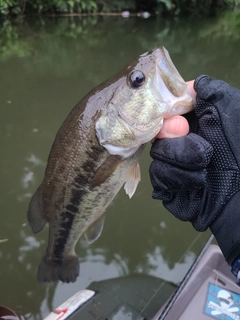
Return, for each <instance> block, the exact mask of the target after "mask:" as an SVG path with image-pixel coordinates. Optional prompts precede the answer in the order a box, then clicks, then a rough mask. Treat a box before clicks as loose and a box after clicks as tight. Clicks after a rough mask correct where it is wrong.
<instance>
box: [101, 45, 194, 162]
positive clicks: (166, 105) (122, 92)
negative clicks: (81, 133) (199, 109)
mask: <svg viewBox="0 0 240 320" xmlns="http://www.w3.org/2000/svg"><path fill="white" fill-rule="evenodd" d="M110 87H111V90H112V92H111V95H110V96H109V99H108V101H107V104H106V107H105V108H104V109H103V110H102V113H101V115H100V117H99V119H98V121H97V122H96V134H97V137H98V139H99V142H100V144H101V145H103V146H104V147H105V148H106V149H107V150H108V151H109V153H111V154H115V155H116V154H117V155H120V156H122V157H123V158H127V157H129V156H131V155H132V154H134V153H135V152H136V151H137V150H138V149H139V147H140V146H141V145H143V144H145V143H147V142H149V141H151V140H152V139H153V138H154V137H155V136H156V135H157V133H158V132H159V131H160V129H161V127H162V124H163V121H164V119H166V118H169V117H171V116H173V115H180V114H184V113H187V112H189V111H191V110H192V109H193V106H194V103H195V101H194V96H193V94H192V93H191V91H190V90H189V88H188V86H187V84H186V83H185V81H184V80H183V78H182V77H181V75H180V74H179V72H178V71H177V69H176V67H175V66H174V64H173V62H172V60H171V58H170V56H169V54H168V51H167V50H166V49H165V48H164V47H158V48H156V49H154V50H153V51H151V52H147V53H144V54H142V55H141V56H140V57H139V58H138V59H137V60H136V61H134V62H133V63H131V64H130V65H129V66H128V67H127V68H126V69H125V70H124V71H123V72H121V74H120V76H119V79H117V81H116V82H115V83H114V85H112V86H110Z"/></svg>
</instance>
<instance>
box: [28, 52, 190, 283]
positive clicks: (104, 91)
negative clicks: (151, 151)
mask: <svg viewBox="0 0 240 320" xmlns="http://www.w3.org/2000/svg"><path fill="white" fill-rule="evenodd" d="M193 99H194V98H193V97H192V95H191V93H190V91H189V90H188V86H187V85H186V83H185V82H184V80H183V79H182V77H181V76H180V74H179V73H178V71H177V69H176V68H175V66H174V65H173V63H172V61H171V58H170V56H169V54H168V52H167V50H166V49H165V48H163V47H159V48H156V49H155V50H153V51H151V52H149V53H145V54H142V55H141V56H140V57H139V58H138V59H137V60H135V61H133V62H132V63H131V64H129V66H127V67H126V68H125V69H123V70H122V71H120V72H119V73H118V74H117V75H115V76H114V77H113V78H111V79H110V80H107V81H106V82H104V83H103V84H101V85H100V86H98V87H97V88H95V89H93V90H92V91H91V92H90V93H89V94H87V95H86V96H85V97H84V98H83V99H82V100H81V101H80V102H79V103H78V104H77V105H76V106H75V107H74V108H73V110H72V111H71V112H70V114H69V115H68V117H67V118H66V120H65V121H64V123H63V124H62V126H61V128H60V130H59V131H58V133H57V135H56V138H55V141H54V143H53V146H52V149H51V152H50V155H49V158H48V164H47V168H46V171H45V176H44V179H43V182H42V183H41V185H40V186H39V188H38V189H37V191H36V192H35V194H34V195H33V197H32V199H31V202H30V205H29V209H28V214H27V215H28V221H29V224H30V226H31V229H32V231H33V232H34V233H37V232H39V231H41V230H42V229H43V227H44V226H45V224H46V223H48V224H49V242H48V247H47V250H46V253H45V255H44V256H43V259H42V262H41V264H40V266H39V268H38V280H39V281H43V282H50V281H56V280H61V281H63V282H74V281H75V280H76V278H77V277H78V275H79V261H78V258H77V256H76V254H75V245H76V243H77V241H78V240H79V238H80V236H81V235H82V234H83V233H85V236H86V238H87V240H88V242H90V243H91V242H93V241H95V240H96V239H97V238H98V237H99V236H100V234H101V232H102V229H103V225H104V220H105V210H106V208H107V207H108V205H109V204H110V202H111V201H112V200H113V198H114V197H115V195H116V194H117V193H118V191H119V190H120V188H121V187H122V186H123V185H124V189H125V191H126V193H127V194H128V195H129V197H130V198H131V197H132V195H133V194H134V192H135V190H136V188H137V185H138V182H139V181H140V168H139V164H138V159H139V156H140V154H141V153H142V151H143V149H144V146H145V144H146V143H147V142H149V141H151V140H152V139H153V138H154V137H155V136H156V135H157V133H158V132H159V130H160V128H161V126H162V124H163V120H164V119H165V118H168V117H170V116H173V115H176V114H184V113H186V112H188V111H190V110H192V108H193Z"/></svg>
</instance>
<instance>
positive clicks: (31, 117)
mask: <svg viewBox="0 0 240 320" xmlns="http://www.w3.org/2000/svg"><path fill="white" fill-rule="evenodd" d="M236 20H237V18H236V13H229V14H225V15H224V17H220V18H214V19H213V18H212V19H209V20H204V21H203V20H195V19H183V20H174V19H171V20H164V19H162V18H156V17H151V18H149V19H147V20H146V19H141V18H136V17H134V18H130V19H127V20H125V19H123V18H121V17H104V18H103V17H100V18H96V17H95V18H87V17H85V18H81V17H78V18H77V17H76V18H46V19H35V20H32V21H26V20H22V21H13V22H8V21H5V22H4V23H3V25H2V28H1V30H2V31H1V34H0V110H1V117H0V150H1V155H2V156H1V158H0V172H1V175H0V176H1V179H0V212H1V224H0V240H3V239H6V240H7V241H5V242H0V288H1V290H0V304H2V305H6V306H8V307H10V308H12V309H13V310H15V311H16V312H17V313H18V314H19V315H20V316H21V318H22V319H42V318H43V317H44V316H46V315H47V314H48V313H49V312H50V310H52V309H53V308H56V307H57V306H58V305H59V304H60V303H62V302H63V301H64V300H65V299H67V298H69V297H70V296H71V295H72V294H74V293H75V292H77V291H78V290H80V289H83V288H86V287H87V286H88V285H89V284H90V283H91V282H92V281H97V280H103V279H109V278H112V277H118V276H124V275H131V274H135V273H142V274H147V275H153V276H156V277H161V278H163V279H165V280H170V281H173V282H175V283H177V282H179V281H180V280H181V279H182V277H183V276H184V274H185V273H186V271H187V269H188V268H189V266H190V265H191V263H192V262H193V260H194V259H195V257H196V255H197V254H198V253H199V252H200V250H201V248H202V247H203V245H204V243H205V241H206V239H207V238H208V237H209V233H204V234H202V235H200V236H199V235H198V233H197V232H196V231H194V230H193V228H192V227H191V225H190V224H188V223H183V222H180V221H177V220H176V219H175V218H173V217H172V216H171V215H170V214H169V213H168V212H167V211H166V210H165V209H164V208H163V206H162V204H161V202H159V201H156V200H152V198H151V192H152V188H151V185H150V182H149V177H148V167H149V164H150V161H151V160H150V157H149V154H148V149H147V150H146V152H145V154H144V156H143V157H142V159H141V168H142V181H141V183H140V185H139V187H138V189H137V191H136V194H135V195H134V197H133V199H132V200H129V199H128V197H127V196H126V195H125V194H124V192H122V191H121V192H120V194H119V195H118V196H117V198H116V199H115V201H114V202H113V203H112V205H111V206H110V207H109V208H108V214H107V219H106V223H105V227H104V230H103V233H102V236H101V237H100V238H99V240H98V241H96V242H95V243H93V244H92V245H88V244H87V242H86V240H85V239H84V238H82V239H81V240H80V241H79V243H78V245H77V247H76V251H77V254H78V256H79V259H80V263H81V270H80V277H79V278H78V280H77V281H76V283H74V284H62V283H60V282H58V283H54V284H41V283H38V282H37V280H36V272H37V267H38V264H39V262H40V260H41V257H42V254H43V252H44V250H45V248H46V244H47V236H48V234H47V232H48V231H47V228H45V229H44V231H42V232H41V233H40V234H37V235H33V234H32V233H31V230H30V228H29V227H28V226H27V221H26V211H27V207H28V203H29V200H30V197H31V195H32V194H33V192H34V191H35V190H36V188H37V186H38V185H39V183H40V182H41V179H42V177H43V173H44V169H45V165H46V160H47V156H48V153H49V150H50V147H51V144H52V142H53V139H54V137H55V134H56V132H57V130H58V128H59V127H60V125H61V123H62V121H63V120H64V118H65V117H66V115H67V114H68V113H69V111H70V110H71V108H72V107H73V106H74V105H75V104H76V103H77V102H78V101H79V100H80V99H81V98H82V97H83V96H84V95H85V94H86V93H87V92H88V91H89V90H90V89H92V88H93V87H94V86H96V85H98V84H99V83H100V82H101V81H103V80H105V79H106V78H108V77H109V76H111V75H112V74H114V73H115V72H117V71H118V70H119V69H121V68H122V67H123V66H125V65H126V64H127V63H129V62H130V61H131V60H132V59H133V58H135V57H136V56H138V55H139V54H142V53H143V52H145V51H148V50H151V49H152V48H154V47H155V46H156V45H158V44H163V45H164V46H165V47H166V48H167V49H168V50H169V52H170V55H171V57H172V60H173V62H174V64H175V65H176V67H177V68H178V70H179V72H180V73H181V75H182V76H183V77H184V79H186V80H190V79H193V78H195V77H196V76H197V75H199V74H209V75H211V76H212V77H213V78H220V79H223V80H225V81H227V82H229V83H230V84H232V85H234V86H237V87H240V80H239V74H240V72H239V71H240V62H239V49H240V42H239V38H238V37H239V36H238V35H239V34H240V33H239V32H236V29H237V27H236V25H237V24H236V23H235V24H234V22H235V21H236ZM149 298H150V297H149Z"/></svg>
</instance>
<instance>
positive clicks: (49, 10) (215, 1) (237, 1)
mask: <svg viewBox="0 0 240 320" xmlns="http://www.w3.org/2000/svg"><path fill="white" fill-rule="evenodd" d="M236 8H240V0H0V18H3V17H19V16H32V15H47V16H81V15H82V16H86V15H109V16H111V15H112V16H121V15H122V16H123V17H129V16H131V15H133V16H136V15H140V16H141V15H142V13H146V14H147V13H148V14H149V15H169V16H180V15H193V16H210V15H215V14H217V13H219V12H220V11H224V10H233V9H236Z"/></svg>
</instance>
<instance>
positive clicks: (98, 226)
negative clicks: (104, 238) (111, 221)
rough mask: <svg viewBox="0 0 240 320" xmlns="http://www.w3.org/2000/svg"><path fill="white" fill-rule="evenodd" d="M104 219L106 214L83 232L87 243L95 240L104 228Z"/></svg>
mask: <svg viewBox="0 0 240 320" xmlns="http://www.w3.org/2000/svg"><path fill="white" fill-rule="evenodd" d="M105 218H106V214H105V213H103V214H102V215H101V217H100V218H98V219H97V220H95V221H94V222H93V223H92V224H91V225H90V226H89V227H88V228H87V230H86V231H85V237H86V239H87V241H88V243H92V242H94V241H95V240H97V239H98V238H99V237H100V235H101V233H102V229H103V226H104V221H105Z"/></svg>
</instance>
